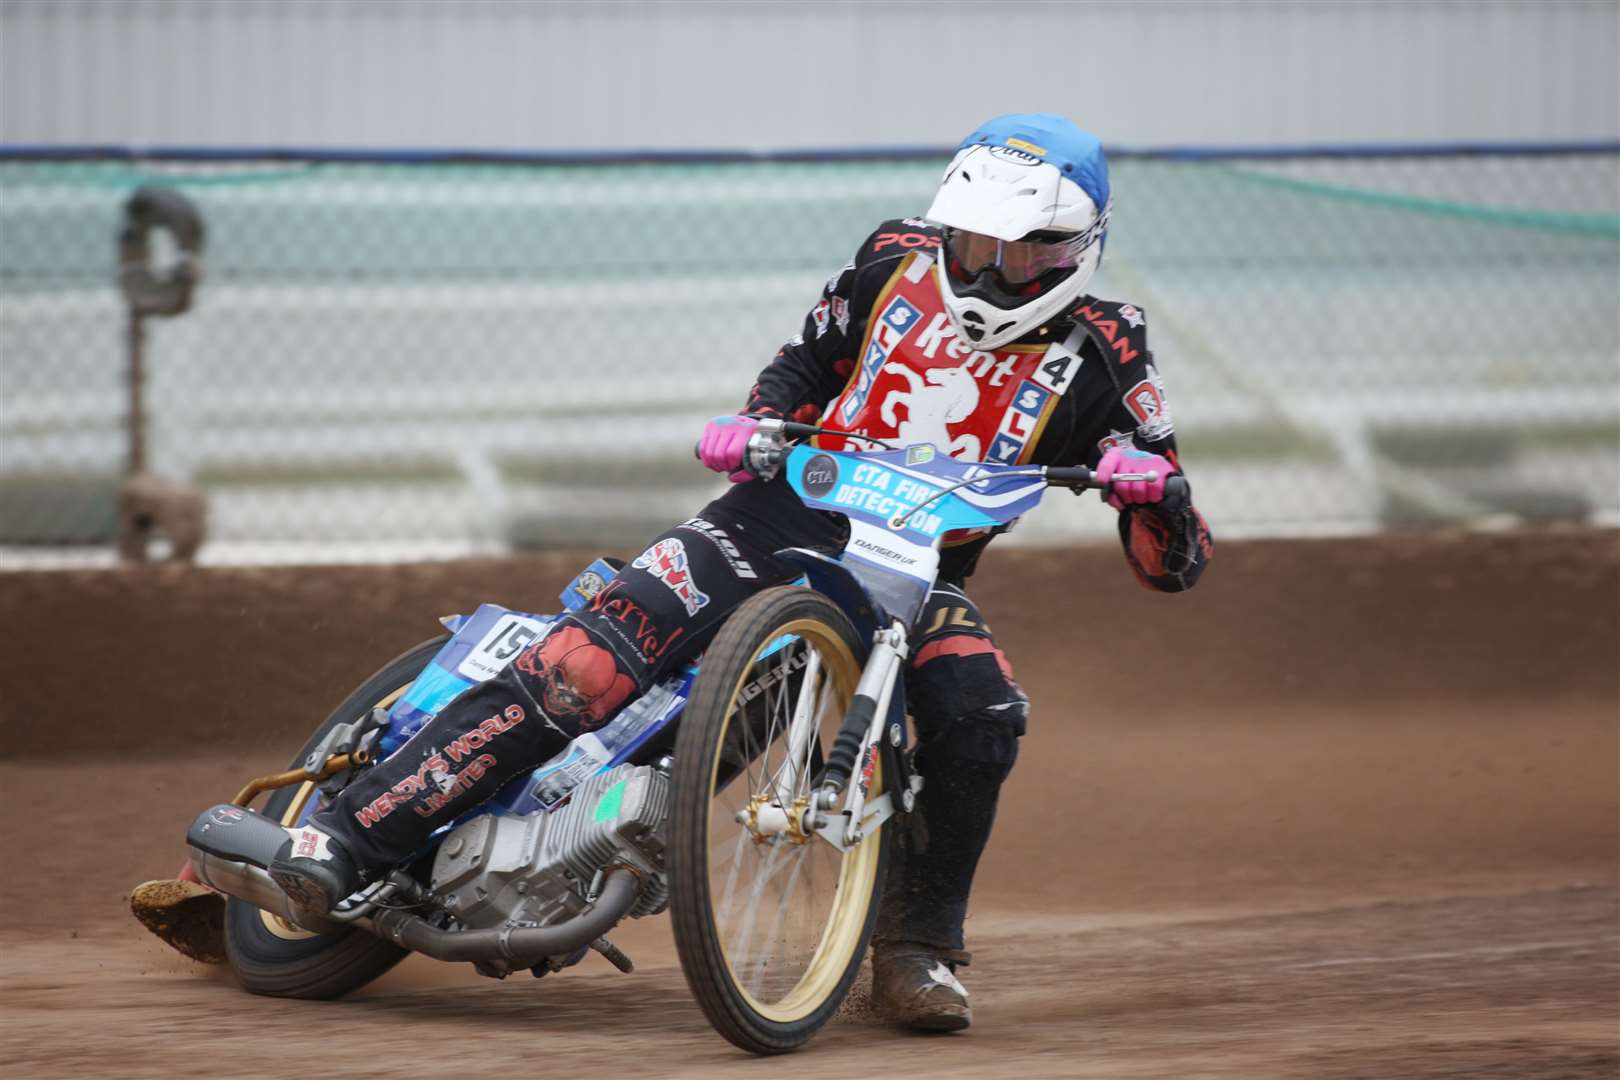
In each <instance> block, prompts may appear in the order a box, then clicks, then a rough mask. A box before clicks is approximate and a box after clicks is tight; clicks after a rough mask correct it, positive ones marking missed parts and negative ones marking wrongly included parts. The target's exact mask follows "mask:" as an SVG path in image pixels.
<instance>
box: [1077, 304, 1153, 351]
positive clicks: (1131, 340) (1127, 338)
mask: <svg viewBox="0 0 1620 1080" xmlns="http://www.w3.org/2000/svg"><path fill="white" fill-rule="evenodd" d="M1069 318H1071V319H1073V320H1074V322H1075V325H1077V326H1080V327H1082V328H1083V329H1084V330H1085V331H1086V333H1087V334H1088V335H1090V337H1091V340H1092V342H1093V343H1094V344H1095V345H1096V346H1097V348H1098V349H1099V350H1100V351H1101V352H1102V354H1103V355H1104V356H1108V357H1111V358H1112V359H1114V360H1115V361H1117V362H1118V363H1120V364H1122V365H1126V366H1134V365H1136V364H1144V363H1147V362H1148V361H1149V360H1151V359H1152V356H1153V354H1152V353H1151V352H1149V351H1148V347H1147V312H1145V311H1143V310H1142V309H1141V308H1140V307H1138V306H1137V305H1135V304H1132V303H1128V302H1126V301H1124V300H1103V299H1100V298H1098V297H1095V296H1082V297H1081V298H1080V299H1079V300H1078V301H1076V302H1075V305H1074V307H1072V308H1071V309H1069Z"/></svg>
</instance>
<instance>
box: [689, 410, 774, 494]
mask: <svg viewBox="0 0 1620 1080" xmlns="http://www.w3.org/2000/svg"><path fill="white" fill-rule="evenodd" d="M757 427H759V421H758V420H755V419H753V418H752V417H748V416H717V417H715V418H714V419H713V420H710V421H709V422H708V424H707V425H706V426H705V427H704V428H703V438H702V440H701V441H699V443H698V458H699V459H701V460H702V462H703V464H704V465H707V466H708V467H709V468H711V469H713V470H714V471H715V472H723V473H726V474H727V478H728V479H729V480H730V481H731V482H732V483H733V484H740V483H742V482H743V481H744V480H752V479H753V478H754V474H753V473H750V472H745V471H744V470H743V467H742V463H743V454H744V453H745V452H746V451H747V449H748V438H749V436H751V435H753V434H754V429H755V428H757Z"/></svg>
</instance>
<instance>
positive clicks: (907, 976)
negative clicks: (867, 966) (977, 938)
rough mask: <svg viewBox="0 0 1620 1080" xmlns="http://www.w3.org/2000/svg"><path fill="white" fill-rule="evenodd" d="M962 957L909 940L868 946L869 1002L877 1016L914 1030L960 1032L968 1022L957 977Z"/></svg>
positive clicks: (963, 992) (967, 1009)
mask: <svg viewBox="0 0 1620 1080" xmlns="http://www.w3.org/2000/svg"><path fill="white" fill-rule="evenodd" d="M965 955H966V954H964V953H959V952H956V951H954V950H951V949H939V948H935V947H934V946H932V945H923V944H920V943H918V942H914V941H895V942H882V943H879V944H878V945H875V946H873V948H872V1004H873V1006H874V1007H875V1008H876V1009H877V1011H878V1013H879V1015H881V1016H883V1017H884V1018H885V1019H887V1020H893V1021H895V1022H896V1023H898V1024H902V1025H904V1026H905V1027H909V1028H916V1029H917V1030H919V1031H961V1030H962V1029H964V1028H966V1027H967V1026H968V1025H969V1024H971V1023H972V1022H973V1010H972V1008H970V1007H969V1005H968V992H967V989H966V988H965V987H964V986H963V985H962V983H961V982H960V981H959V980H958V979H957V977H956V965H957V964H958V963H963V962H965Z"/></svg>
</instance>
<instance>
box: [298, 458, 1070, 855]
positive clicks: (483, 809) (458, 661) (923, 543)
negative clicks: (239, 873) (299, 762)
mask: <svg viewBox="0 0 1620 1080" xmlns="http://www.w3.org/2000/svg"><path fill="white" fill-rule="evenodd" d="M784 468H785V469H786V471H787V480H788V482H789V483H790V484H791V485H792V486H793V490H794V491H795V492H797V493H798V495H799V497H800V498H801V499H803V500H804V502H805V503H806V504H807V505H809V506H814V507H817V508H820V509H824V510H833V511H837V512H839V513H842V514H844V515H846V516H847V517H848V518H849V523H850V542H849V545H848V546H847V548H846V549H845V550H844V552H843V553H842V554H841V555H840V556H839V557H837V558H830V557H828V556H826V555H822V554H820V553H818V552H814V551H809V550H806V549H800V548H790V549H788V550H785V551H782V552H779V553H778V555H779V557H781V558H783V559H785V560H787V561H789V562H792V563H794V564H795V565H797V566H798V567H799V568H800V569H801V570H802V571H803V575H804V576H803V578H802V579H801V582H800V584H801V585H803V586H804V587H808V588H811V589H815V590H816V591H818V592H820V593H821V594H823V595H824V596H826V597H827V598H828V599H830V600H831V601H832V602H833V603H834V604H836V605H837V606H838V607H839V608H840V609H842V610H843V612H844V613H845V615H847V616H848V617H849V619H850V622H851V623H852V625H853V626H854V627H855V629H856V631H857V633H859V634H860V636H861V637H862V638H863V639H865V640H872V639H874V637H875V636H876V635H879V634H880V633H883V632H885V631H892V630H893V628H895V627H896V626H898V627H900V628H902V629H903V628H909V627H910V626H912V625H913V624H914V623H915V622H916V620H917V617H918V616H919V615H920V614H921V613H922V609H923V606H924V605H925V604H926V603H927V600H928V593H929V590H930V589H932V587H933V585H934V581H935V577H936V574H937V571H938V568H939V547H940V543H941V541H942V539H943V537H944V536H945V534H946V533H947V532H950V531H953V530H964V529H983V528H992V527H994V526H996V525H1000V524H1004V523H1006V522H1009V521H1012V520H1013V519H1014V518H1017V517H1019V516H1021V515H1023V514H1025V513H1028V512H1029V511H1030V510H1032V509H1034V507H1035V505H1036V504H1037V503H1039V501H1040V499H1041V496H1042V494H1044V491H1045V488H1046V481H1045V479H1044V478H1043V476H1042V474H1041V470H1039V469H1037V468H1032V467H1029V466H1007V465H996V464H981V463H975V462H960V461H956V460H953V459H952V458H949V457H946V456H944V455H943V454H940V453H938V452H937V451H936V450H935V448H934V447H932V446H928V445H920V446H912V447H908V448H906V449H904V450H887V451H868V452H859V453H850V452H834V451H826V450H819V449H815V448H813V447H809V446H803V445H801V446H796V447H794V448H793V449H792V451H791V452H790V453H789V454H788V455H787V458H786V461H785V463H784ZM615 573H616V571H615V569H614V568H613V567H612V566H610V565H608V564H607V563H606V562H604V561H602V560H597V561H596V562H595V563H593V564H592V565H591V566H590V567H589V568H587V569H586V570H585V571H583V572H582V573H581V574H580V575H579V576H578V577H576V578H575V579H574V580H573V582H571V583H570V584H569V586H568V588H566V589H564V590H563V592H562V595H561V600H562V602H563V605H564V607H565V608H566V609H568V610H578V609H580V608H583V607H584V606H586V605H587V604H588V603H589V602H590V599H591V598H592V597H593V596H595V595H596V593H597V592H599V591H600V590H601V589H602V588H603V587H604V586H606V584H607V582H608V581H610V580H611V579H612V578H613V576H614V574H615ZM560 617H561V616H560V614H554V615H538V614H533V613H529V612H521V611H513V610H511V609H508V608H504V607H501V606H500V605H498V604H484V605H482V606H480V607H479V608H478V610H477V611H475V612H474V613H472V614H471V615H456V616H451V617H449V618H446V619H445V620H444V623H445V625H446V626H447V627H448V628H449V629H450V631H451V634H452V636H451V638H450V640H449V641H448V642H446V643H445V644H444V646H443V647H442V648H441V649H440V650H439V652H438V653H437V654H436V655H435V656H434V657H433V659H432V661H430V662H429V663H428V665H427V667H426V668H424V669H423V671H422V673H421V674H420V675H419V676H418V677H417V678H416V680H415V681H414V682H412V684H411V685H410V686H409V687H408V688H407V689H406V691H405V693H404V694H403V695H401V697H400V698H399V700H398V701H396V702H395V703H394V704H393V706H392V707H391V708H390V710H389V714H388V728H387V730H386V731H385V732H384V734H383V736H382V738H381V739H380V741H379V744H378V751H379V756H381V757H387V756H388V755H390V754H392V753H394V752H395V751H397V750H398V749H399V748H400V747H401V746H403V745H404V744H405V742H406V741H407V740H409V739H410V737H411V736H412V735H414V734H415V733H416V732H417V731H418V730H420V729H421V727H422V726H423V725H424V724H426V723H427V722H428V720H430V719H432V717H433V716H434V715H435V714H436V713H437V712H438V711H439V710H440V709H442V708H443V707H444V706H445V705H446V704H447V703H449V701H450V700H451V699H452V698H454V697H455V696H456V695H458V694H460V693H461V692H462V691H464V690H466V689H468V688H469V687H471V686H473V685H475V684H477V683H479V682H482V681H484V680H485V679H488V678H491V677H492V676H494V675H495V674H496V673H498V672H499V671H500V670H501V669H502V668H504V667H505V666H506V665H507V664H508V663H510V662H511V661H512V660H513V659H514V658H515V657H516V656H517V655H518V654H519V653H520V652H522V651H523V649H524V648H526V647H527V646H528V645H529V644H531V643H532V642H534V641H536V640H538V639H539V638H540V637H541V636H542V635H543V634H544V633H545V631H546V628H547V627H548V626H549V625H550V624H551V623H552V622H554V621H556V620H557V619H558V618H560ZM788 644H789V641H788V640H787V639H785V638H784V639H783V640H782V641H780V642H777V643H774V644H773V645H772V647H771V649H770V650H769V652H768V653H767V655H769V653H770V652H775V651H777V650H778V649H781V648H784V647H786V646H787V645H788ZM701 660H702V658H701V657H698V658H697V659H695V660H693V661H692V662H691V663H689V664H687V665H686V666H685V667H684V668H683V669H681V670H680V671H678V672H676V673H675V674H673V675H671V676H669V677H667V678H665V679H664V680H662V681H661V682H659V683H658V684H657V685H655V686H654V687H653V688H652V689H651V690H649V691H648V692H647V693H646V694H643V695H642V696H641V697H640V698H638V699H636V700H635V701H634V702H632V703H631V704H629V705H627V706H626V707H625V708H624V709H623V710H622V711H621V712H620V713H619V715H618V716H617V717H615V718H614V720H613V721H612V722H611V723H609V724H607V725H606V726H604V727H603V728H602V729H600V730H598V731H594V732H587V733H586V734H583V735H581V736H579V737H578V738H576V739H575V740H574V741H573V742H571V743H570V744H569V745H568V747H567V748H566V749H564V750H563V751H562V752H561V753H559V754H557V755H556V756H555V757H553V758H552V759H551V760H549V761H547V762H546V763H544V764H543V765H541V766H540V767H539V768H537V769H535V770H533V771H532V772H529V773H526V774H523V775H521V776H518V777H516V778H514V779H513V780H512V781H511V782H510V783H508V784H507V785H506V786H505V787H503V788H502V789H501V790H500V791H499V792H497V793H496V795H495V796H494V797H493V798H491V799H490V800H489V801H487V802H485V803H484V804H482V805H481V806H479V807H477V808H476V809H475V810H473V811H471V812H470V813H469V814H467V815H464V816H463V817H461V818H459V819H458V820H457V821H456V822H452V823H450V824H449V825H446V826H445V827H444V828H443V829H440V830H438V832H437V833H436V834H435V837H437V836H439V835H442V834H443V833H444V832H446V831H447V830H448V829H449V828H450V827H452V826H453V825H455V824H459V823H460V822H462V821H466V820H468V819H469V818H471V817H476V816H478V815H480V814H485V813H494V814H517V815H521V814H530V813H534V812H536V811H549V810H554V809H556V808H557V807H559V806H561V805H562V804H563V803H564V802H566V801H567V796H568V793H569V791H571V790H572V788H573V787H575V786H577V784H578V783H579V782H580V781H581V780H583V779H585V778H586V777H587V776H590V775H593V774H595V773H597V772H601V771H604V770H607V769H611V768H613V767H614V766H616V765H620V764H623V763H625V762H631V763H635V764H640V763H641V762H640V761H639V760H638V756H640V755H642V754H643V753H644V751H645V749H646V748H647V747H648V746H649V744H652V743H654V741H655V740H657V739H658V736H659V735H660V734H661V733H663V732H665V730H666V729H667V728H668V727H669V725H670V724H671V723H673V722H674V721H675V720H676V719H677V718H678V717H679V716H680V714H681V712H682V711H683V710H684V709H685V707H686V702H687V699H688V698H689V697H690V695H691V691H692V685H693V683H694V681H695V680H696V678H697V674H698V671H699V670H700V664H701ZM895 682H896V684H897V685H895V686H894V688H893V692H892V695H890V696H889V697H888V708H887V709H886V710H885V711H886V714H887V719H886V724H885V727H886V728H887V727H888V725H892V724H899V725H900V730H901V732H902V745H903V742H904V738H905V735H904V732H905V730H906V725H905V716H906V708H905V694H904V689H905V688H904V680H903V679H897V680H895ZM313 804H314V800H311V805H310V807H309V808H308V809H306V811H305V816H306V817H307V816H308V814H309V813H311V812H313V809H314V805H313Z"/></svg>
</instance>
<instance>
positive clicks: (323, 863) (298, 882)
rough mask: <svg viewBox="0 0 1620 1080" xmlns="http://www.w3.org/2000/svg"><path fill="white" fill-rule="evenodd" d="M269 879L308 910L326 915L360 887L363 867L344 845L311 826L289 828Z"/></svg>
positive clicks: (293, 900)
mask: <svg viewBox="0 0 1620 1080" xmlns="http://www.w3.org/2000/svg"><path fill="white" fill-rule="evenodd" d="M287 831H288V832H289V833H290V834H291V837H290V839H288V841H287V842H286V843H285V844H283V845H282V846H281V850H280V851H278V852H277V853H276V861H275V862H274V863H272V864H271V865H270V876H271V878H273V879H274V880H275V882H276V884H277V885H280V886H281V888H282V891H283V892H285V893H286V894H287V896H288V897H289V898H291V900H292V902H293V903H294V904H296V905H298V906H299V907H301V908H303V909H305V910H306V911H313V912H318V913H319V912H327V911H331V910H332V908H333V907H335V906H336V905H337V903H338V901H340V900H342V899H344V898H345V897H347V896H350V895H352V894H353V893H354V892H355V891H356V890H357V889H359V888H360V886H361V884H362V882H361V880H360V867H358V866H357V865H355V861H354V859H353V858H352V857H351V856H350V855H349V852H348V849H346V848H345V847H344V846H343V843H342V842H341V841H339V840H337V839H335V838H334V837H333V836H332V835H331V834H330V833H326V832H322V831H321V830H320V829H317V828H315V827H314V826H312V825H306V826H304V827H303V828H301V829H288V830H287Z"/></svg>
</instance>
